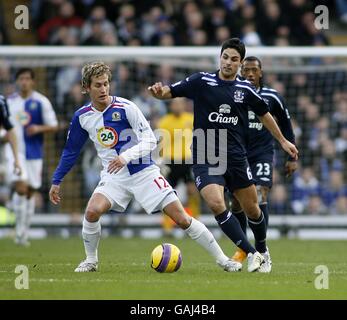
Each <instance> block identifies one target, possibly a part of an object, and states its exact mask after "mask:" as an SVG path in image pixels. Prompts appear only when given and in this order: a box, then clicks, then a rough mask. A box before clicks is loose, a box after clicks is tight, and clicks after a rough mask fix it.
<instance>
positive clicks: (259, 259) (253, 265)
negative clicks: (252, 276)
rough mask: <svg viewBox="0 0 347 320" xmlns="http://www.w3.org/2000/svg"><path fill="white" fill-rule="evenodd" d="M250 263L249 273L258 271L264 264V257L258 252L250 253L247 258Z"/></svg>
mask: <svg viewBox="0 0 347 320" xmlns="http://www.w3.org/2000/svg"><path fill="white" fill-rule="evenodd" d="M247 261H248V272H254V271H257V270H258V269H259V268H260V266H261V265H262V264H263V263H264V261H265V259H264V257H263V256H262V255H261V254H260V253H259V252H258V251H256V252H254V253H251V252H250V253H249V254H248V256H247Z"/></svg>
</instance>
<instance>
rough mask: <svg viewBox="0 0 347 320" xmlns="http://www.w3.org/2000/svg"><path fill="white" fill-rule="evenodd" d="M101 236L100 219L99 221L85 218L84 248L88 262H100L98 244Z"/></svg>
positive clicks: (83, 230) (83, 231) (83, 229)
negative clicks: (90, 220) (89, 220)
mask: <svg viewBox="0 0 347 320" xmlns="http://www.w3.org/2000/svg"><path fill="white" fill-rule="evenodd" d="M100 237H101V224H100V220H99V221H97V222H88V221H87V220H86V218H85V217H84V219H83V228H82V238H83V243H84V249H85V252H86V256H87V259H86V260H87V262H90V263H95V262H98V246H99V240H100Z"/></svg>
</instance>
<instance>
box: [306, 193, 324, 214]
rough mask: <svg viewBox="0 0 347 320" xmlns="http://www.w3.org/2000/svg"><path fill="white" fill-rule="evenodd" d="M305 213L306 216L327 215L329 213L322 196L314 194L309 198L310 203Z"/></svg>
mask: <svg viewBox="0 0 347 320" xmlns="http://www.w3.org/2000/svg"><path fill="white" fill-rule="evenodd" d="M303 213H304V214H305V215H311V216H318V215H327V214H328V213H329V211H328V209H327V207H326V206H325V205H324V203H323V202H322V199H321V198H320V196H319V195H318V194H312V195H310V196H309V198H308V203H307V206H306V207H305V210H304V212H303Z"/></svg>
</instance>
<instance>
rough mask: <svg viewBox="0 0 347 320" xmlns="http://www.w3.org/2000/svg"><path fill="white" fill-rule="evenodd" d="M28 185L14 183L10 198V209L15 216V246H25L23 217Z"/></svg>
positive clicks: (20, 182) (23, 182)
mask: <svg viewBox="0 0 347 320" xmlns="http://www.w3.org/2000/svg"><path fill="white" fill-rule="evenodd" d="M28 190H29V187H28V184H27V183H26V182H25V181H21V180H19V181H16V182H15V192H14V193H13V197H12V207H13V211H14V213H15V216H16V227H15V229H16V239H15V242H16V244H19V245H24V246H27V245H28V244H27V242H25V241H24V234H25V220H26V219H25V217H26V213H27V202H28V200H27V197H28Z"/></svg>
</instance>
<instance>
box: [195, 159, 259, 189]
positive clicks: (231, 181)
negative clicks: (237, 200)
mask: <svg viewBox="0 0 347 320" xmlns="http://www.w3.org/2000/svg"><path fill="white" fill-rule="evenodd" d="M211 167H213V166H211V165H208V164H202V165H201V164H196V165H193V173H194V177H195V185H196V187H197V188H198V190H199V191H201V190H202V189H203V188H204V187H206V186H207V185H209V184H219V185H221V186H224V187H227V188H228V189H229V191H231V192H233V191H234V190H237V189H242V188H247V187H249V186H250V185H252V184H254V183H255V182H254V180H253V179H252V173H251V169H250V166H249V164H248V161H247V159H245V160H244V161H241V162H239V163H237V164H233V165H228V168H227V171H226V172H225V173H224V174H223V175H211V174H209V168H211Z"/></svg>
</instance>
